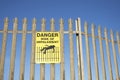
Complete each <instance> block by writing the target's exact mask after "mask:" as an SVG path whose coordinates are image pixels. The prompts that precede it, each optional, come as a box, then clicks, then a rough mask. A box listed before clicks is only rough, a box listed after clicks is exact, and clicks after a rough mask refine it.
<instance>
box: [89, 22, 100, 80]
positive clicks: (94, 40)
mask: <svg viewBox="0 0 120 80" xmlns="http://www.w3.org/2000/svg"><path fill="white" fill-rule="evenodd" d="M91 27H92V28H91V32H92V45H93V53H94V64H95V71H96V80H99V72H98V60H97V51H96V39H95V25H94V24H92V25H91Z"/></svg>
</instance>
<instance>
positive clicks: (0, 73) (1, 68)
mask: <svg viewBox="0 0 120 80" xmlns="http://www.w3.org/2000/svg"><path fill="white" fill-rule="evenodd" d="M7 32H8V18H5V20H4V30H3V39H2V53H1V62H0V80H4V79H3V77H4V62H5V54H6V44H7Z"/></svg>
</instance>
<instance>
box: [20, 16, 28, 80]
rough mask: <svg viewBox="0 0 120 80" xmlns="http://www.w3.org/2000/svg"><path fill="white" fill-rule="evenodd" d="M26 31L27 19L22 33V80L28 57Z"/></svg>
mask: <svg viewBox="0 0 120 80" xmlns="http://www.w3.org/2000/svg"><path fill="white" fill-rule="evenodd" d="M26 31H27V19H26V18H24V19H23V33H22V50H21V60H20V80H24V68H25V55H26Z"/></svg>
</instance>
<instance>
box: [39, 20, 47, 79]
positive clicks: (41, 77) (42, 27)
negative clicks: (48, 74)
mask: <svg viewBox="0 0 120 80" xmlns="http://www.w3.org/2000/svg"><path fill="white" fill-rule="evenodd" d="M45 27H46V21H45V19H44V18H43V19H42V21H41V31H45ZM40 80H45V64H44V63H42V64H41V65H40Z"/></svg>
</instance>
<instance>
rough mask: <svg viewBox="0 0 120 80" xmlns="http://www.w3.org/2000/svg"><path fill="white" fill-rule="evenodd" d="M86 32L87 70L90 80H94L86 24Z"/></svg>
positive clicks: (86, 26) (86, 25)
mask: <svg viewBox="0 0 120 80" xmlns="http://www.w3.org/2000/svg"><path fill="white" fill-rule="evenodd" d="M84 30H85V42H86V55H87V64H88V65H87V68H88V80H92V74H91V64H90V62H91V61H90V50H89V41H88V24H87V22H85V24H84Z"/></svg>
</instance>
